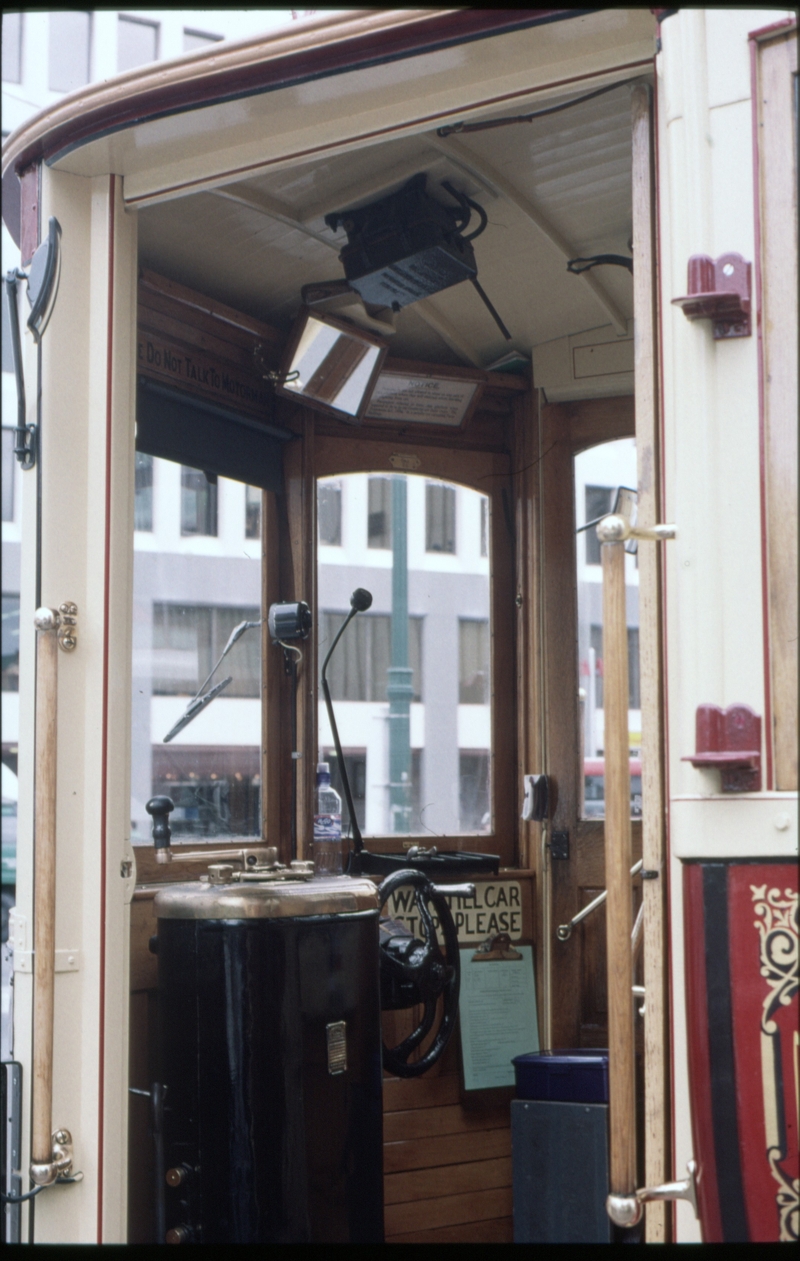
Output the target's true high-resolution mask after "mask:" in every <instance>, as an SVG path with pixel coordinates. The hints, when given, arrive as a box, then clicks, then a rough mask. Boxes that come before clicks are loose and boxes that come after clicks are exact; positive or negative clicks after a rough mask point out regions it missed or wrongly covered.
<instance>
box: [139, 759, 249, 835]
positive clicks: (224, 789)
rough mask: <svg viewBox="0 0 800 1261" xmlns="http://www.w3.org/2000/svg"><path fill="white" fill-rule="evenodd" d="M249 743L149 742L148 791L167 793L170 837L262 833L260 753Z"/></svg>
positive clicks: (159, 793)
mask: <svg viewBox="0 0 800 1261" xmlns="http://www.w3.org/2000/svg"><path fill="white" fill-rule="evenodd" d="M260 753H261V751H260V749H258V748H257V747H253V746H252V745H238V746H234V747H230V746H227V747H226V746H220V745H217V746H216V747H209V748H194V749H187V748H185V747H184V748H181V747H180V746H176V745H174V744H167V745H154V746H153V754H152V756H153V765H152V785H151V790H150V791H151V792H152V793H153V795H155V796H161V795H162V794H163V795H164V796H167V797H171V798H172V801H173V802H174V803H175V809H174V810H173V811H172V813H171V814H170V817H169V822H170V827H171V828H172V832H173V835H174V836H180V837H187V838H188V837H202V838H207V837H212V836H213V837H220V838H221V839H226V838H227V837H233V836H260V834H261V757H260Z"/></svg>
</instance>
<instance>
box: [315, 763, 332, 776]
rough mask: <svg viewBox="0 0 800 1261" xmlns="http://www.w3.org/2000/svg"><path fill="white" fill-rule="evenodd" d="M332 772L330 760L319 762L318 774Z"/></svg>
mask: <svg viewBox="0 0 800 1261" xmlns="http://www.w3.org/2000/svg"><path fill="white" fill-rule="evenodd" d="M330 773H331V768H330V765H329V764H328V762H317V774H318V775H330Z"/></svg>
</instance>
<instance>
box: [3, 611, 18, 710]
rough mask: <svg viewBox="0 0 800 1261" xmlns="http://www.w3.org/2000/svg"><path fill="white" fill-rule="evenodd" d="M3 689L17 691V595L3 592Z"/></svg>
mask: <svg viewBox="0 0 800 1261" xmlns="http://www.w3.org/2000/svg"><path fill="white" fill-rule="evenodd" d="M2 633H3V691H4V692H18V691H19V596H18V595H7V594H6V593H5V592H4V593H3V632H2Z"/></svg>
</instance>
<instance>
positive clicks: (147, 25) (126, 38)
mask: <svg viewBox="0 0 800 1261" xmlns="http://www.w3.org/2000/svg"><path fill="white" fill-rule="evenodd" d="M157 60H158V23H157V22H141V21H139V19H138V18H129V17H122V16H120V17H119V18H118V19H117V70H119V71H120V73H121V72H122V71H123V70H133V69H134V68H135V67H136V66H146V65H147V63H148V62H150V61H157Z"/></svg>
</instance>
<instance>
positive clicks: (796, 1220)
mask: <svg viewBox="0 0 800 1261" xmlns="http://www.w3.org/2000/svg"><path fill="white" fill-rule="evenodd" d="M750 892H751V894H752V897H753V910H754V911H755V913H756V915H757V916H758V918H757V919H756V920H755V921H754V927H755V928H756V930H757V932H758V935H759V939H760V955H761V968H760V971H761V975H762V976H763V977H764V979H765V981H766V983H767V993H766V996H765V997H764V1000H763V1003H762V1007H761V1064H762V1080H763V1087H764V1120H765V1124H766V1132H767V1153H766V1156H767V1160H768V1162H769V1167H770V1171H771V1173H772V1176H773V1178H774V1179H775V1181H776V1182H777V1184H778V1191H777V1192H776V1196H775V1199H776V1204H777V1209H778V1219H779V1223H780V1239H781V1241H782V1242H789V1241H792V1240H796V1239H797V1238H798V1234H799V1233H800V1232H799V1230H798V1227H799V1226H800V1179H798V1178H794V1179H792V1178H790V1177H789V1176H787V1174H786V1173H785V1172H784V1171H783V1170H782V1169H781V1167H780V1166H781V1164H782V1162H783V1161H785V1159H786V1155H787V1153H786V1152H785V1151H784V1150H783V1147H784V1145H785V1143H783V1142H781V1140H780V1138H779V1135H780V1134H781V1133H782V1130H783V1127H782V1126H781V1125H780V1124H779V1121H778V1109H779V1107H780V1106H781V1104H780V1100H781V1097H782V1094H783V1092H782V1090H780V1089H779V1081H778V1074H779V1073H780V1030H779V1028H778V1025H777V1023H776V1021H775V1020H774V1016H775V1013H776V1012H777V1011H778V1009H779V1008H780V1007H788V1006H789V1004H790V1003H791V1001H792V999H793V998H794V996H795V994H796V993H797V987H798V927H797V915H798V897H797V894H796V893H795V892H794V890H793V889H784V890H783V892H781V890H780V889H778V888H772V889H769V890H768V889H767V886H766V885H765V884H763V885H758V886H756V885H751V886H750Z"/></svg>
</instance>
